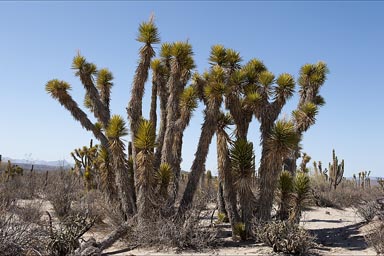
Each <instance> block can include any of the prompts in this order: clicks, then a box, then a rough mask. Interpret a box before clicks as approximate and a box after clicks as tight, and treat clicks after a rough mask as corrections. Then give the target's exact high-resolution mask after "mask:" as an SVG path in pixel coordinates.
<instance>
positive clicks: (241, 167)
mask: <svg viewBox="0 0 384 256" xmlns="http://www.w3.org/2000/svg"><path fill="white" fill-rule="evenodd" d="M230 158H231V163H232V169H233V172H234V173H235V174H236V175H237V176H246V177H248V178H250V177H251V176H252V174H253V172H254V169H255V154H254V151H253V144H252V143H251V142H248V141H247V140H244V139H238V140H236V141H235V142H234V143H233V145H232V147H231V148H230Z"/></svg>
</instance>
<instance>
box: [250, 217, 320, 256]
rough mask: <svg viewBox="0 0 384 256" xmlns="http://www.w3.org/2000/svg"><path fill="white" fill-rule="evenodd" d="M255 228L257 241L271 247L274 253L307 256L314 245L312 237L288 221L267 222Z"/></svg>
mask: <svg viewBox="0 0 384 256" xmlns="http://www.w3.org/2000/svg"><path fill="white" fill-rule="evenodd" d="M255 227H256V230H255V234H256V236H257V238H258V240H259V241H261V242H263V243H265V244H267V245H268V246H271V247H272V248H273V251H274V252H284V253H289V254H295V255H308V252H309V251H310V249H311V248H313V247H314V246H315V245H316V243H315V242H314V237H313V236H312V235H310V234H309V233H308V232H307V231H306V230H305V229H303V228H302V227H300V226H299V225H298V224H296V223H293V222H290V221H277V222H268V223H266V224H263V225H256V226H255Z"/></svg>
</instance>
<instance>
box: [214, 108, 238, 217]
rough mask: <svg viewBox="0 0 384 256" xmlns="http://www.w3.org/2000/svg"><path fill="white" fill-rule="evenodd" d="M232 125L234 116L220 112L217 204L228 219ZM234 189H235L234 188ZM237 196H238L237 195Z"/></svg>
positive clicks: (217, 137) (218, 125)
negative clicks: (226, 180)
mask: <svg viewBox="0 0 384 256" xmlns="http://www.w3.org/2000/svg"><path fill="white" fill-rule="evenodd" d="M230 125H233V119H232V116H231V115H230V114H229V113H226V114H224V113H223V112H220V115H219V118H218V120H217V130H216V147H217V171H218V181H219V184H218V190H217V203H218V210H219V213H221V214H224V215H225V217H226V218H228V213H227V210H226V209H225V199H224V177H225V173H224V171H225V170H224V168H228V166H229V163H228V158H227V156H228V146H227V143H229V142H231V139H230V137H229V135H228V133H227V129H228V128H229V126H230ZM232 189H233V188H232ZM235 195H236V194H235Z"/></svg>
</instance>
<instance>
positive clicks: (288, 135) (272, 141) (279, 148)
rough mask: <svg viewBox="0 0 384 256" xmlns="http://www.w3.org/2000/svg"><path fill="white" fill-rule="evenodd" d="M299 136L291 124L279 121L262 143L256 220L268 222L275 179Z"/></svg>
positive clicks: (298, 140) (297, 141) (295, 145)
mask: <svg viewBox="0 0 384 256" xmlns="http://www.w3.org/2000/svg"><path fill="white" fill-rule="evenodd" d="M300 139H301V138H300V136H299V135H298V134H297V133H296V131H295V126H294V124H293V122H291V121H287V120H279V121H277V122H276V124H275V125H274V126H273V127H272V129H271V131H270V133H269V136H268V137H267V138H266V139H265V141H264V144H263V146H264V148H263V149H262V151H264V153H265V156H264V157H265V158H264V159H263V157H262V159H261V161H264V162H261V166H260V168H265V169H263V172H261V170H260V175H259V179H260V182H259V184H260V200H259V203H258V216H257V217H258V218H260V219H262V220H268V219H269V218H270V216H271V210H272V204H273V196H274V193H275V188H276V185H277V184H276V183H277V179H278V177H279V175H280V173H281V171H282V167H283V159H284V158H285V157H287V156H288V155H289V154H290V153H291V151H292V150H294V149H295V148H296V147H297V145H298V144H299V142H300Z"/></svg>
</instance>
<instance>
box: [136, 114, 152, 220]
mask: <svg viewBox="0 0 384 256" xmlns="http://www.w3.org/2000/svg"><path fill="white" fill-rule="evenodd" d="M155 141H156V136H155V133H154V132H153V126H152V124H151V122H149V121H147V120H145V119H142V120H141V121H140V123H139V126H138V130H137V133H136V137H135V140H134V146H135V147H136V148H137V149H138V153H137V154H136V164H137V166H136V172H137V175H136V177H137V180H136V185H137V189H138V197H137V206H138V221H139V223H142V224H143V223H144V222H145V220H148V219H149V218H150V217H151V215H152V213H153V210H154V207H155V205H154V203H153V202H154V200H153V198H154V188H155V181H156V180H155V178H156V173H155V170H154V168H153V164H154V153H153V149H154V148H155V145H156V144H155Z"/></svg>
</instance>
